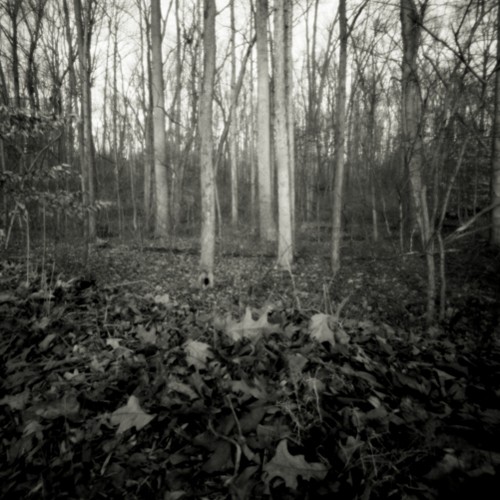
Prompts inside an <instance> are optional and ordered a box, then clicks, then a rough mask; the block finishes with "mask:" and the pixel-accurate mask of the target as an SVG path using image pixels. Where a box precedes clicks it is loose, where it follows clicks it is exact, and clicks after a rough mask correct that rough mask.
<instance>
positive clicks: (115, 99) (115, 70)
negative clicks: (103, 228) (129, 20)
mask: <svg viewBox="0 0 500 500" xmlns="http://www.w3.org/2000/svg"><path fill="white" fill-rule="evenodd" d="M114 15H115V19H114V29H113V162H114V173H115V190H116V210H117V212H118V214H117V215H118V234H119V236H120V237H122V236H123V219H122V198H121V193H120V169H119V167H120V166H119V161H120V154H121V148H120V150H119V148H118V83H117V73H118V12H117V10H116V9H115V12H114Z"/></svg>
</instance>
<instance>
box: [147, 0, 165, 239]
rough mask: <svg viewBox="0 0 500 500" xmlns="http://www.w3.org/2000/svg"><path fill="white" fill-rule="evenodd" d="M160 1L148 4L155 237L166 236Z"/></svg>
mask: <svg viewBox="0 0 500 500" xmlns="http://www.w3.org/2000/svg"><path fill="white" fill-rule="evenodd" d="M161 40H162V36H161V9H160V0H153V1H152V2H151V60H152V88H153V123H154V125H153V129H154V170H155V185H156V212H155V236H156V237H157V238H160V239H161V240H163V241H164V240H166V238H167V236H168V226H169V224H168V222H169V221H168V171H167V163H166V138H165V96H164V83H163V61H162V51H161Z"/></svg>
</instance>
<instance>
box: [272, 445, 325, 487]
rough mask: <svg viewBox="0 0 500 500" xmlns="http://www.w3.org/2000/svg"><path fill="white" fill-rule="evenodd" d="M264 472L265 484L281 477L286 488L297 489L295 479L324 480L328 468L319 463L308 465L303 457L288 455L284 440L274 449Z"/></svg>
mask: <svg viewBox="0 0 500 500" xmlns="http://www.w3.org/2000/svg"><path fill="white" fill-rule="evenodd" d="M264 472H266V478H265V481H266V483H268V484H269V482H270V481H271V480H272V479H274V478H275V477H281V478H282V479H283V480H284V481H285V484H286V485H287V487H288V488H290V489H292V490H296V489H297V483H298V481H297V478H298V477H299V476H301V477H302V479H303V480H304V481H310V480H311V479H318V480H321V479H324V478H325V476H326V474H327V472H328V467H327V466H326V465H324V464H322V463H321V462H313V463H309V462H307V461H306V459H305V458H304V455H290V452H289V451H288V445H287V441H286V439H283V440H282V441H280V443H279V444H278V446H277V448H276V454H275V455H274V457H273V458H272V459H271V460H270V461H269V462H268V463H267V464H266V465H264Z"/></svg>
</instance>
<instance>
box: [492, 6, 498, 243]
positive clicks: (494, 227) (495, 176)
mask: <svg viewBox="0 0 500 500" xmlns="http://www.w3.org/2000/svg"><path fill="white" fill-rule="evenodd" d="M497 10H498V12H497V18H498V21H497V65H496V71H495V113H494V115H493V120H494V121H493V144H492V147H493V154H492V157H491V203H492V204H494V205H496V206H494V207H493V209H492V211H491V236H490V241H491V243H492V244H493V245H496V246H500V5H498V6H497Z"/></svg>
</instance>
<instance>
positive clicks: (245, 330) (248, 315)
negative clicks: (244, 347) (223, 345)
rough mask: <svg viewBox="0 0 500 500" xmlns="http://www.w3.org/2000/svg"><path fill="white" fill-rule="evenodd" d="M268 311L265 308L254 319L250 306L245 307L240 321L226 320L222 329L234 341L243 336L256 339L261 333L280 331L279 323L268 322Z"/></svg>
mask: <svg viewBox="0 0 500 500" xmlns="http://www.w3.org/2000/svg"><path fill="white" fill-rule="evenodd" d="M268 313H269V311H268V310H266V311H265V312H263V313H262V314H261V315H260V316H259V318H258V319H256V320H254V319H253V317H252V310H251V308H250V307H247V308H246V311H245V316H243V319H242V320H241V321H234V320H231V319H228V320H226V324H225V328H224V331H225V332H226V334H227V335H228V336H229V337H230V338H231V339H232V340H234V341H235V342H236V341H238V340H241V339H243V338H247V339H251V340H256V339H258V338H259V337H260V336H262V335H265V334H270V333H277V332H280V330H281V327H280V326H279V325H277V324H273V323H269V321H268V317H267V316H268Z"/></svg>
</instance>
